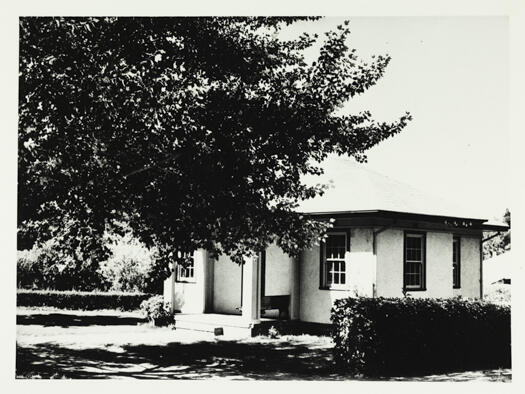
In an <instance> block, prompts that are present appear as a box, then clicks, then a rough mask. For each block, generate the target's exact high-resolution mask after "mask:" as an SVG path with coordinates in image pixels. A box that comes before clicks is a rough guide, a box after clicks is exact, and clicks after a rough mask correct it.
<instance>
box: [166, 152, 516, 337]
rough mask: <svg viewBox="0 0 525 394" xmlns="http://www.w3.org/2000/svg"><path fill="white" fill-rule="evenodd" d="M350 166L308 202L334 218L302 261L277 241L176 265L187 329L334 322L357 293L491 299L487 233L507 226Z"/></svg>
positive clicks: (306, 206)
mask: <svg viewBox="0 0 525 394" xmlns="http://www.w3.org/2000/svg"><path fill="white" fill-rule="evenodd" d="M340 163H341V165H340V166H338V168H337V169H336V170H335V171H332V172H331V173H330V174H328V175H327V176H328V177H330V178H329V179H324V180H322V181H323V182H324V181H327V180H328V181H329V182H330V181H332V182H331V184H332V185H333V186H332V187H331V188H330V189H329V190H328V191H327V192H326V193H325V194H324V195H323V196H322V197H318V198H315V199H312V200H308V201H305V202H304V203H303V204H302V206H301V207H300V211H301V212H302V213H304V214H307V215H312V216H315V217H317V218H319V219H323V220H333V221H334V223H333V224H334V227H333V229H332V230H331V231H330V232H329V234H328V238H327V240H326V242H324V243H321V244H320V245H318V246H314V247H312V248H311V249H309V250H304V251H303V252H302V253H301V254H300V256H299V257H298V258H291V257H289V256H288V255H286V254H285V253H283V252H282V250H280V248H279V247H277V246H276V245H271V246H269V247H268V248H267V250H266V251H265V252H264V253H261V254H260V255H259V256H258V257H256V258H247V259H246V261H245V264H243V265H237V264H235V263H233V262H232V261H231V260H230V259H229V258H228V257H227V256H221V257H220V258H219V259H218V260H213V259H210V258H209V257H208V254H207V252H206V251H205V250H197V251H196V252H194V255H193V257H194V258H193V266H192V267H189V268H182V267H176V268H175V269H174V271H173V274H172V276H171V277H170V278H169V279H167V280H166V282H165V286H164V296H165V300H166V302H167V303H169V305H170V306H171V308H172V310H173V311H175V312H177V314H176V317H175V320H176V327H177V328H194V329H195V328H196V329H204V330H210V331H212V330H213V331H215V332H216V333H220V332H223V331H224V330H226V331H228V330H233V331H235V330H237V331H235V333H244V334H247V335H249V334H253V333H254V332H255V331H256V328H257V326H258V325H259V324H260V323H261V322H264V321H266V320H268V319H271V318H282V319H291V320H300V321H303V322H310V323H329V322H330V309H331V307H332V305H333V303H334V301H335V300H336V299H339V298H343V297H348V296H356V295H360V296H369V297H377V296H380V297H402V296H403V295H404V294H408V295H410V296H412V297H440V298H446V297H455V296H462V297H468V298H480V297H482V295H483V282H482V275H483V274H482V239H483V232H484V231H504V230H507V227H506V226H505V225H503V224H495V223H488V222H487V220H486V219H482V218H477V217H473V216H472V215H465V214H464V213H462V211H461V210H459V209H458V208H457V207H454V206H451V205H450V204H448V203H446V202H444V201H442V200H440V199H438V198H436V197H435V196H432V195H425V194H424V193H421V192H419V191H417V190H415V189H413V188H411V187H409V186H407V185H404V184H402V183H399V182H396V181H393V180H392V179H390V178H387V177H385V176H382V175H380V174H377V173H375V172H372V171H369V170H366V169H364V168H363V167H362V166H360V165H358V164H353V163H351V162H349V161H346V160H341V161H340ZM316 182H319V179H316ZM210 328H211V329H210Z"/></svg>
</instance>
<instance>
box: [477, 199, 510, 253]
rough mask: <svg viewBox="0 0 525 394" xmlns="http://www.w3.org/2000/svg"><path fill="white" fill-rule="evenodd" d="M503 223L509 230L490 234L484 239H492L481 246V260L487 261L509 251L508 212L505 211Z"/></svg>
mask: <svg viewBox="0 0 525 394" xmlns="http://www.w3.org/2000/svg"><path fill="white" fill-rule="evenodd" d="M503 222H504V223H505V224H507V225H508V226H509V230H507V231H504V232H501V233H495V232H491V233H488V234H487V235H486V237H494V238H492V239H489V240H488V241H487V242H485V243H484V244H483V258H484V259H489V258H491V257H494V256H497V255H499V254H502V253H505V251H507V250H509V249H510V211H509V210H508V209H506V210H505V213H504V214H503Z"/></svg>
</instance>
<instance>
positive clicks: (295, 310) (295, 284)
mask: <svg viewBox="0 0 525 394" xmlns="http://www.w3.org/2000/svg"><path fill="white" fill-rule="evenodd" d="M300 260H301V258H300V257H295V258H294V257H290V320H298V319H299V303H300V297H299V291H300V285H301V283H300V281H299V280H300V279H299V262H300Z"/></svg>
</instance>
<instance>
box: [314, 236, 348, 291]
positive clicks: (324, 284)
mask: <svg viewBox="0 0 525 394" xmlns="http://www.w3.org/2000/svg"><path fill="white" fill-rule="evenodd" d="M327 235H328V237H330V236H332V235H342V236H344V254H343V258H340V257H328V256H327V251H328V250H327V246H328V243H327V242H326V241H325V242H323V247H322V255H321V259H322V262H321V270H322V272H321V285H320V288H321V289H329V290H347V289H348V272H347V269H348V264H347V262H346V259H345V257H346V253H347V252H348V236H349V234H348V233H347V232H345V231H337V232H336V231H334V232H329V233H328V234H327ZM334 263H337V264H338V265H339V269H338V270H335V269H334V265H335V264H334ZM341 264H344V269H341ZM330 265H331V266H332V267H331V269H329V268H330V267H329V266H330ZM329 272H331V273H332V281H333V278H334V274H338V276H339V281H340V282H341V275H342V274H343V275H344V278H345V282H344V283H329V281H328V278H329V276H328V273H329Z"/></svg>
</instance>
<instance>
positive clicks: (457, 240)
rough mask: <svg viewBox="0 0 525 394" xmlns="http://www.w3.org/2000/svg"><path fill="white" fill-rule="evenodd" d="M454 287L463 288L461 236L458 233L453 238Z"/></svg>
mask: <svg viewBox="0 0 525 394" xmlns="http://www.w3.org/2000/svg"><path fill="white" fill-rule="evenodd" d="M454 251H455V252H456V253H454ZM454 257H456V258H455V259H454ZM456 278H457V283H456ZM452 288H454V289H461V237H459V236H457V235H455V236H454V237H453V238H452Z"/></svg>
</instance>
